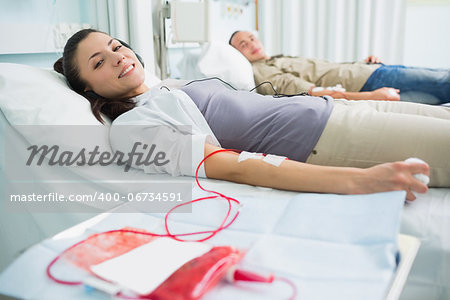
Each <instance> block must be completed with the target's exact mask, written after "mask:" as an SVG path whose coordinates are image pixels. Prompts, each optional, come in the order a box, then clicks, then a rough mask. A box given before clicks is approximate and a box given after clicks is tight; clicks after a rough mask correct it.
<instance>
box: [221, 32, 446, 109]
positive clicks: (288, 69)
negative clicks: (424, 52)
mask: <svg viewBox="0 0 450 300" xmlns="http://www.w3.org/2000/svg"><path fill="white" fill-rule="evenodd" d="M229 44H230V45H232V46H233V47H234V48H236V49H237V50H239V51H240V52H241V53H242V54H243V55H244V56H245V57H246V58H247V59H248V60H249V61H250V62H251V63H252V66H253V73H254V78H255V83H256V84H257V85H259V84H261V83H263V82H265V81H268V82H270V83H272V85H273V87H272V86H271V85H270V84H262V85H261V86H260V87H259V88H258V92H259V93H261V94H274V93H275V91H276V93H279V94H297V93H303V92H308V93H309V94H311V95H314V96H322V95H331V96H334V97H335V98H346V99H349V100H390V101H398V100H400V96H399V94H398V93H399V92H400V91H401V92H407V91H417V92H422V93H427V94H431V95H433V96H434V97H436V98H437V99H439V100H438V101H440V103H441V104H442V103H446V102H450V70H442V69H440V70H439V69H425V68H411V67H405V66H393V65H384V64H381V62H380V60H379V59H378V58H377V57H375V56H369V57H368V58H367V59H366V60H365V61H364V62H357V63H332V62H328V61H324V60H319V59H312V58H303V57H290V56H283V55H277V56H273V57H270V56H269V55H267V53H266V52H265V51H264V47H263V45H262V44H261V42H260V41H259V39H258V38H257V37H256V36H254V35H253V34H252V33H250V32H248V31H236V32H234V33H233V34H232V35H231V38H230V40H229ZM338 84H340V85H342V86H343V88H344V89H345V90H346V92H336V91H333V90H322V91H313V88H314V87H315V86H320V87H332V86H336V85H338ZM388 87H389V88H388ZM274 89H275V91H274ZM402 100H403V99H402Z"/></svg>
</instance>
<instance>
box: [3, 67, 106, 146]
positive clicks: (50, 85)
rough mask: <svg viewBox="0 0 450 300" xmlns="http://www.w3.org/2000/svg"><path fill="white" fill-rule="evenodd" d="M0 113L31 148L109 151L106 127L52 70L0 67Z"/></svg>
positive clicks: (84, 101)
mask: <svg viewBox="0 0 450 300" xmlns="http://www.w3.org/2000/svg"><path fill="white" fill-rule="evenodd" d="M0 109H1V110H2V111H3V114H4V115H5V117H6V119H7V120H8V122H9V124H11V125H12V126H13V127H15V128H16V130H17V131H19V132H20V133H21V134H22V135H23V136H24V137H25V138H26V139H27V140H28V142H29V143H30V144H41V145H42V144H47V145H58V146H60V147H61V149H64V150H71V151H77V150H79V149H81V148H84V147H89V148H92V146H96V145H98V146H99V147H100V149H104V150H107V149H110V145H109V138H108V134H109V128H108V126H104V125H102V124H101V123H100V122H99V121H98V120H97V119H96V118H95V117H94V115H93V114H92V111H91V106H90V104H89V101H88V100H87V99H85V98H84V97H83V96H81V95H79V94H77V93H75V92H74V91H73V90H71V89H70V88H69V87H68V85H67V83H66V80H65V77H64V76H63V75H61V74H59V73H57V72H55V71H53V70H44V69H39V68H36V67H32V66H27V65H21V64H10V63H0ZM21 125H28V126H21ZM30 125H32V126H30ZM36 125H41V126H36ZM50 125H57V126H50ZM62 125H64V126H62ZM66 125H76V126H66ZM79 125H91V126H79Z"/></svg>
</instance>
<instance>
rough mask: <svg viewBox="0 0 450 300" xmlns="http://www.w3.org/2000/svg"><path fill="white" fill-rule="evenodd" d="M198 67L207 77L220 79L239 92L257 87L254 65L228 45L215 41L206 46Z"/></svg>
mask: <svg viewBox="0 0 450 300" xmlns="http://www.w3.org/2000/svg"><path fill="white" fill-rule="evenodd" d="M198 66H199V69H200V72H201V73H203V74H204V75H205V77H219V78H220V79H222V80H225V81H226V82H228V83H229V84H231V85H232V86H233V87H235V88H237V89H239V90H250V89H252V88H254V87H255V80H254V79H253V69H252V65H251V64H250V62H249V61H248V60H247V58H245V56H244V55H242V54H241V53H240V52H239V51H238V50H236V49H235V48H234V47H232V46H230V45H228V44H227V43H224V42H219V41H213V42H211V43H209V44H207V45H205V47H204V50H203V52H202V55H201V57H200V59H199V62H198Z"/></svg>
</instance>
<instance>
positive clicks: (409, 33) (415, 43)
mask: <svg viewBox="0 0 450 300" xmlns="http://www.w3.org/2000/svg"><path fill="white" fill-rule="evenodd" d="M407 7H408V9H407V11H406V26H405V42H404V51H403V53H404V56H403V64H404V65H409V66H421V67H430V68H450V55H449V53H450V33H449V28H450V1H448V0H443V1H433V0H427V1H409V2H408V6H407Z"/></svg>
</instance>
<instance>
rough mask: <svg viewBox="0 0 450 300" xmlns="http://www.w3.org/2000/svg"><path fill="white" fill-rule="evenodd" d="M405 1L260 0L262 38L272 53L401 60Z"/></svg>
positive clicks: (387, 60) (392, 62)
mask: <svg viewBox="0 0 450 300" xmlns="http://www.w3.org/2000/svg"><path fill="white" fill-rule="evenodd" d="M406 2H407V0H279V1H274V0H260V1H259V17H260V18H259V19H260V23H259V28H260V38H261V40H262V41H263V43H264V45H265V48H266V51H267V52H268V53H269V54H270V55H275V54H285V55H293V56H305V57H317V58H322V59H327V60H330V61H336V62H346V61H356V60H361V59H364V58H366V57H367V56H369V55H372V54H373V55H376V56H378V57H380V58H381V59H382V61H383V62H385V63H388V64H401V63H402V55H403V40H404V26H405V16H406Z"/></svg>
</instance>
